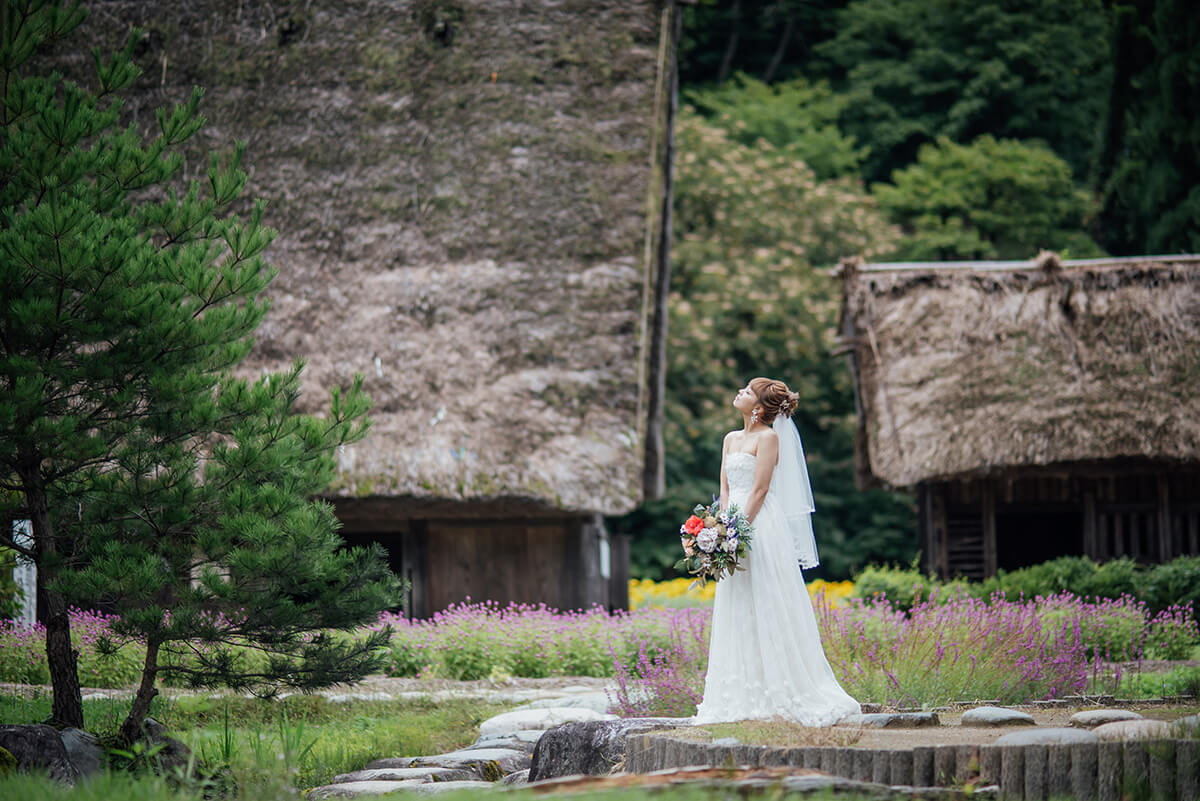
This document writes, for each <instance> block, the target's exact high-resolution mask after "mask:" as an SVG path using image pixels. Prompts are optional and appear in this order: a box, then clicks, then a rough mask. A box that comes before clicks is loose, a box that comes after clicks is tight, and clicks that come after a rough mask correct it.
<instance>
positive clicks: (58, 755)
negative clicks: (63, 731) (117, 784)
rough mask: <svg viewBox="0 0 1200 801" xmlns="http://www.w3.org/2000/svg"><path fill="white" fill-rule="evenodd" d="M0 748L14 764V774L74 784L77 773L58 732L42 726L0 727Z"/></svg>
mask: <svg viewBox="0 0 1200 801" xmlns="http://www.w3.org/2000/svg"><path fill="white" fill-rule="evenodd" d="M0 748H3V749H4V750H5V751H8V753H9V754H11V755H12V757H13V759H15V760H16V763H17V771H19V772H20V773H29V772H31V771H45V772H47V773H48V774H49V775H50V778H52V779H57V780H59V781H62V782H66V783H68V784H73V783H74V782H75V780H76V779H78V778H79V771H78V770H77V769H76V768H75V766H74V765H73V764H71V757H70V755H69V754H68V753H67V749H66V746H64V745H63V741H62V737H60V736H59V733H58V730H56V729H55V728H54V727H52V726H47V725H45V724H42V723H31V724H24V725H16V726H0Z"/></svg>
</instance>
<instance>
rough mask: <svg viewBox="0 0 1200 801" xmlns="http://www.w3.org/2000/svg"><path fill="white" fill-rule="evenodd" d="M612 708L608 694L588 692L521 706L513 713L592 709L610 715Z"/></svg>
mask: <svg viewBox="0 0 1200 801" xmlns="http://www.w3.org/2000/svg"><path fill="white" fill-rule="evenodd" d="M611 707H612V701H610V700H609V698H608V693H606V692H590V691H589V692H586V693H579V694H578V695H572V696H568V697H566V698H542V699H539V700H537V701H530V702H529V703H528V704H525V705H524V706H519V707H517V708H516V709H513V710H511V711H513V712H523V711H525V710H527V709H555V708H557V709H590V710H592V711H593V712H599V713H600V714H602V715H603V714H608V710H609V709H610V708H611Z"/></svg>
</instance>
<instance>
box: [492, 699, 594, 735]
mask: <svg viewBox="0 0 1200 801" xmlns="http://www.w3.org/2000/svg"><path fill="white" fill-rule="evenodd" d="M616 718H617V716H616V715H609V714H607V713H604V712H594V711H592V710H590V709H584V708H582V707H580V708H572V707H561V706H554V707H547V708H545V709H522V710H518V711H516V712H505V713H504V714H501V715H496V717H494V718H488V719H487V720H485V721H484V722H483V723H481V724H479V736H480V737H481V738H482V737H488V736H491V735H500V734H511V733H512V732H517V731H528V730H530V729H542V730H543V731H544V730H546V729H552V728H554V727H555V726H561V725H563V724H564V723H583V722H587V721H593V720H616Z"/></svg>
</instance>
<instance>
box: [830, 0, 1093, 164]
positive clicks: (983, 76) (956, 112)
mask: <svg viewBox="0 0 1200 801" xmlns="http://www.w3.org/2000/svg"><path fill="white" fill-rule="evenodd" d="M837 21H838V24H837V33H836V35H834V36H833V37H832V38H830V39H828V40H827V41H825V42H823V43H821V44H820V45H818V46H817V48H816V50H817V54H818V57H819V59H821V60H822V61H823V62H824V64H825V65H828V67H827V68H828V69H830V70H831V73H832V74H831V77H832V78H833V79H834V84H835V86H837V87H839V88H841V89H843V90H844V91H845V92H846V93H847V94H848V95H849V97H850V102H849V104H848V105H847V106H846V111H845V113H844V114H843V115H842V126H843V130H845V131H846V133H848V134H850V135H852V136H854V137H855V139H856V140H857V141H858V142H860V143H862V144H864V145H867V146H868V147H870V154H869V155H868V157H867V161H866V164H865V168H864V176H865V177H866V178H867V179H868V180H869V181H880V180H886V179H887V178H888V176H889V175H891V173H892V171H893V170H895V169H897V168H898V167H902V166H904V165H906V164H909V163H911V162H912V161H913V160H914V159H915V158H916V155H917V150H918V148H919V147H920V146H921V145H922V144H925V143H927V142H930V141H932V140H934V139H936V138H938V137H948V138H949V139H951V140H953V141H955V142H970V141H972V140H974V139H975V138H976V137H978V136H980V135H982V134H991V135H992V136H995V137H997V138H1007V139H1040V140H1042V141H1044V142H1046V143H1047V144H1048V145H1049V146H1050V147H1051V149H1053V150H1054V152H1056V153H1058V154H1059V155H1060V156H1062V157H1063V158H1064V159H1066V161H1067V163H1068V164H1070V165H1071V167H1072V169H1073V170H1074V171H1075V173H1076V174H1077V175H1084V176H1086V175H1087V174H1088V173H1089V166H1090V161H1091V158H1092V155H1093V152H1094V149H1095V144H1096V139H1097V136H1096V134H1097V131H1098V129H1099V124H1100V121H1101V119H1102V117H1103V113H1104V103H1105V94H1106V91H1107V87H1108V82H1109V76H1110V69H1109V61H1110V59H1109V50H1108V37H1107V24H1106V14H1105V9H1104V5H1103V3H1102V0H1059V1H1058V2H1053V3H1045V2H1041V1H1040V0H1005V1H1004V2H1000V0H979V1H978V2H974V1H973V2H964V0H853V2H851V3H850V4H849V5H847V6H846V8H845V9H844V10H842V11H840V12H838V13H837Z"/></svg>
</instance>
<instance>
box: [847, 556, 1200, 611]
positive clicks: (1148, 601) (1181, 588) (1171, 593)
mask: <svg viewBox="0 0 1200 801" xmlns="http://www.w3.org/2000/svg"><path fill="white" fill-rule="evenodd" d="M1063 592H1069V593H1071V594H1072V595H1077V596H1079V597H1080V598H1108V599H1113V600H1116V599H1119V598H1122V597H1125V596H1129V597H1132V598H1135V599H1137V600H1138V601H1141V602H1142V603H1144V604H1145V605H1146V608H1147V609H1148V611H1149V612H1150V614H1151V615H1158V614H1159V613H1161V612H1164V611H1166V610H1167V609H1169V608H1170V607H1173V606H1183V607H1188V608H1190V609H1191V610H1192V613H1193V614H1196V613H1197V612H1200V556H1182V557H1179V558H1178V559H1175V560H1174V561H1171V562H1166V563H1164V564H1161V565H1139V564H1138V563H1136V562H1134V561H1133V560H1132V559H1128V558H1121V559H1114V560H1112V561H1110V562H1103V563H1097V562H1094V561H1092V560H1091V559H1088V558H1086V557H1082V556H1064V557H1060V558H1058V559H1053V560H1051V561H1049V562H1043V563H1042V564H1039V565H1033V566H1031V567H1023V568H1021V569H1019V570H1012V571H1004V570H1001V571H999V572H998V573H997V574H996V575H995V576H993V577H992V578H989V579H986V580H984V581H978V582H976V581H965V580H962V579H955V580H953V581H946V582H942V581H938V580H937V579H934V578H931V577H929V576H925V575H923V574H922V573H921V572H920V571H918V570H916V569H915V568H897V567H879V566H872V567H868V568H867V569H865V570H863V571H862V572H861V573H859V574H858V575H857V576H855V577H854V596H855V597H856V598H862V599H864V600H870V599H872V598H878V597H886V598H887V599H888V601H890V602H891V603H892V605H893V606H896V607H899V608H901V609H910V608H912V606H913V604H914V603H917V602H918V601H920V600H922V599H928V598H940V599H942V600H948V599H951V598H958V597H964V596H965V597H971V598H981V599H988V598H991V597H993V596H995V595H996V594H997V593H1003V595H1004V596H1005V597H1006V598H1008V599H1009V600H1016V599H1018V598H1021V597H1025V598H1036V597H1038V596H1050V595H1058V594H1060V593H1063Z"/></svg>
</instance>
